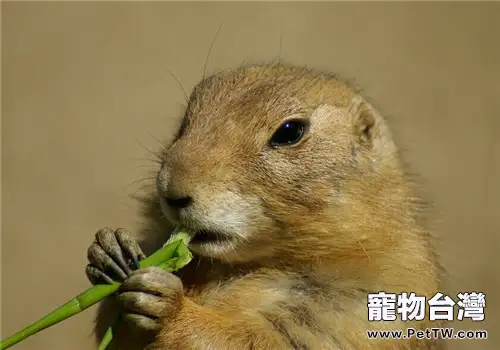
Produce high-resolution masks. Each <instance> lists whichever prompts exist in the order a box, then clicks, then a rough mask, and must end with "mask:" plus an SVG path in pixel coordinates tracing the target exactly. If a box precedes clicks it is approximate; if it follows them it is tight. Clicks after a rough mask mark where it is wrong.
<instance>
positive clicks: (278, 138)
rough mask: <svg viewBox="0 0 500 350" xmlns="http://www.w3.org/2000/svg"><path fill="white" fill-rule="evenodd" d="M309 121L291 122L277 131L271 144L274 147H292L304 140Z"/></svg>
mask: <svg viewBox="0 0 500 350" xmlns="http://www.w3.org/2000/svg"><path fill="white" fill-rule="evenodd" d="M307 125H308V124H307V121H304V120H289V121H287V122H285V123H283V124H282V125H281V126H280V127H279V128H278V130H276V131H275V133H274V135H273V136H272V137H271V141H270V142H269V143H270V145H271V146H272V147H281V146H290V145H293V144H295V143H297V142H299V141H300V140H301V139H302V136H304V134H305V132H306V128H307Z"/></svg>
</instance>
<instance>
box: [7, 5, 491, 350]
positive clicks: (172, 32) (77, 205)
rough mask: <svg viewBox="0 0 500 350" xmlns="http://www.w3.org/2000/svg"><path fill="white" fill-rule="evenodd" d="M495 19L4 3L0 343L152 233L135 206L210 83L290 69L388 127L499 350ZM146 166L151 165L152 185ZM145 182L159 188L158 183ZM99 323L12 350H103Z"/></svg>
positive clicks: (444, 12)
mask: <svg viewBox="0 0 500 350" xmlns="http://www.w3.org/2000/svg"><path fill="white" fill-rule="evenodd" d="M499 5H500V4H498V3H497V4H495V3H489V4H482V5H481V4H466V3H460V4H459V3H455V4H451V3H448V4H445V3H442V4H437V3H434V4H433V3H421V4H416V3H412V4H410V3H399V4H398V3H393V4H390V3H385V4H374V3H370V4H368V3H365V4H362V3H352V4H347V3H321V4H319V3H318V4H306V3H302V4H300V3H294V4H277V3H274V4H273V3H247V4H242V3H219V4H208V3H206V4H201V3H197V4H195V3H191V4H180V3H154V4H152V3H150V4H133V3H115V4H83V3H80V4H75V3H52V4H50V3H46V4H42V3H38V4H33V3H31V4H30V3H16V4H14V3H5V2H3V3H2V92H3V94H2V102H3V103H2V123H3V125H2V152H3V153H2V163H3V164H2V170H3V172H2V189H3V192H2V219H3V221H2V264H1V267H2V310H1V312H2V329H1V330H2V337H4V336H6V335H8V334H10V333H12V332H14V331H16V330H18V329H20V328H21V327H23V326H25V325H26V324H27V323H29V322H31V321H34V320H35V319H38V318H39V317H40V316H42V315H44V314H45V313H47V312H48V311H51V310H52V309H54V308H55V307H57V306H59V304H61V303H62V302H64V301H66V300H67V299H68V298H70V297H73V296H74V295H76V294H77V293H79V292H81V291H83V290H84V289H85V288H87V287H88V286H89V284H88V282H87V280H86V278H85V274H84V267H85V264H86V249H87V247H88V245H89V244H90V243H91V241H92V239H93V234H94V231H95V230H96V229H98V228H100V227H102V226H111V227H127V228H130V229H132V230H135V231H137V230H139V228H141V227H143V226H142V224H141V216H140V214H139V212H138V210H139V209H138V208H139V207H138V205H137V202H135V201H134V200H133V199H131V198H130V195H131V194H133V193H134V192H136V191H138V190H140V189H141V187H143V185H145V184H148V182H147V180H146V181H145V182H141V181H139V182H134V181H136V180H140V179H144V178H146V177H148V176H149V175H148V170H154V166H153V163H152V162H151V161H148V160H146V159H147V158H151V155H149V153H148V151H146V150H145V149H144V148H143V147H142V146H141V145H140V144H142V145H144V147H146V148H150V149H158V143H157V142H156V141H155V140H154V138H153V137H152V136H151V135H150V133H151V134H153V135H154V136H155V137H158V138H162V139H165V140H167V139H169V138H170V137H171V136H172V134H173V132H174V128H175V127H177V123H178V122H179V116H180V114H181V110H182V105H183V103H184V96H183V93H182V91H181V89H180V88H179V87H178V85H177V83H176V82H175V80H174V79H173V78H172V77H171V75H170V73H169V70H170V71H172V72H174V73H175V75H176V76H177V77H178V78H179V80H180V81H181V83H182V85H183V86H184V88H185V89H186V90H187V91H188V92H189V90H190V89H191V88H192V87H193V85H194V84H195V83H196V82H197V81H198V80H199V79H200V77H201V76H202V71H203V65H204V62H205V59H206V56H207V52H208V48H209V46H210V43H211V41H212V39H213V37H214V35H215V33H216V31H217V28H218V27H219V25H220V24H223V27H222V29H221V31H220V34H219V36H218V38H217V40H216V42H215V45H214V47H213V51H212V55H211V57H210V60H209V63H208V68H207V72H209V73H210V72H214V71H216V70H218V69H223V68H231V67H235V66H237V65H239V64H241V63H244V62H261V61H270V60H272V59H275V58H276V57H277V56H278V55H279V52H280V49H279V48H280V35H281V33H283V36H282V38H283V39H282V45H281V47H282V48H281V57H282V58H283V59H284V60H286V61H288V62H291V63H297V64H306V65H309V66H311V67H314V68H318V69H323V70H330V71H334V72H337V73H338V74H340V76H343V77H346V78H348V79H349V80H351V81H352V80H354V81H355V82H356V84H357V85H358V86H359V87H361V88H363V90H364V91H365V94H366V95H367V96H368V97H369V98H371V100H372V101H374V102H375V104H376V105H377V106H378V107H379V109H380V110H382V111H383V112H384V113H385V114H386V115H387V116H389V117H390V118H391V120H392V127H393V129H394V132H395V134H396V137H397V140H398V142H399V144H400V145H401V146H402V147H403V148H404V149H405V150H406V152H405V153H406V158H407V160H408V161H409V162H410V163H411V164H412V167H413V169H414V170H416V171H417V172H418V173H420V174H421V175H422V176H423V177H424V179H425V180H426V189H427V191H428V192H429V193H430V194H431V196H432V197H431V199H433V200H434V201H435V202H436V213H437V214H436V216H437V217H438V218H439V223H438V226H437V230H438V233H439V235H440V236H441V242H442V244H441V252H442V255H443V261H444V263H445V264H446V266H447V267H448V271H449V278H448V279H447V281H446V290H445V291H446V292H450V293H457V292H460V291H471V290H475V291H481V292H485V293H486V295H487V303H488V305H487V307H486V321H485V322H484V323H480V324H475V325H470V324H464V323H462V324H460V323H457V324H455V328H462V329H467V328H469V327H475V328H478V329H487V330H489V332H490V339H489V340H488V341H480V342H478V341H453V342H450V345H451V346H450V348H451V349H457V350H459V349H499V348H500V341H499V336H498V334H499V332H498V331H499V330H500V329H499V328H500V327H499V326H500V317H499V314H500V281H499V268H498V266H499V263H498V256H499V248H500V245H499V238H498V236H499V233H500V232H499V219H498V217H497V216H495V214H498V213H500V208H499V198H500V196H499V189H500V186H499V182H498V179H499V178H500V176H499V175H500V174H499V172H500V171H499V164H500V162H499V156H498V151H499V150H500V147H499V145H500V141H499V140H498V138H497V137H496V136H497V135H496V132H498V131H499V130H500V128H499V127H500V118H499V117H500V115H499V112H500V108H499V103H498V100H499V97H500V89H499V79H500V74H499V73H500V68H499V62H500V47H499V44H498V41H499V39H498V38H499V34H500V25H499V22H500V6H499ZM148 166H153V167H152V168H150V169H148V168H147V167H148ZM149 184H151V182H149ZM94 313H95V308H94V309H91V310H88V311H86V312H85V313H83V314H80V315H78V316H76V317H74V318H72V319H71V320H68V321H66V322H64V323H62V324H59V325H57V326H55V327H53V328H51V329H48V330H46V331H44V332H43V333H40V334H38V335H36V336H34V337H32V338H30V339H28V340H26V341H25V342H24V343H22V344H20V345H18V346H17V347H16V349H19V350H22V349H24V350H28V349H32V350H33V349H75V350H78V349H92V348H93V347H92V341H91V329H92V327H91V323H92V318H93V315H94Z"/></svg>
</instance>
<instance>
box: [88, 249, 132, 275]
mask: <svg viewBox="0 0 500 350" xmlns="http://www.w3.org/2000/svg"><path fill="white" fill-rule="evenodd" d="M88 259H89V262H90V264H91V265H94V266H95V267H97V268H99V269H101V270H102V271H103V272H104V273H106V272H108V271H109V272H113V274H115V275H116V276H117V277H119V278H120V279H121V281H124V280H125V279H126V278H127V275H126V274H125V272H123V270H122V269H121V268H120V267H119V266H118V265H117V264H116V262H115V261H114V260H113V259H112V258H111V257H110V256H109V255H108V254H107V253H106V252H105V251H104V249H103V248H102V247H101V246H100V245H99V244H98V243H93V244H92V245H91V246H90V248H89V250H88Z"/></svg>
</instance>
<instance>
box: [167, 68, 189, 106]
mask: <svg viewBox="0 0 500 350" xmlns="http://www.w3.org/2000/svg"><path fill="white" fill-rule="evenodd" d="M168 72H169V73H170V75H171V76H172V78H174V80H175V82H176V83H177V85H178V86H179V88H180V89H181V90H182V93H183V94H184V99H185V100H186V103H188V102H189V96H188V94H187V92H186V90H185V89H184V87H183V86H182V84H181V81H180V80H179V78H177V76H176V75H175V74H174V72H172V71H171V70H170V69H169V70H168Z"/></svg>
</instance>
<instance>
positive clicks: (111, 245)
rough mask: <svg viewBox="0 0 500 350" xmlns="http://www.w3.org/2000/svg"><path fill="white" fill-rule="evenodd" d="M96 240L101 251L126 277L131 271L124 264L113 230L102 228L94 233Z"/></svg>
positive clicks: (120, 248)
mask: <svg viewBox="0 0 500 350" xmlns="http://www.w3.org/2000/svg"><path fill="white" fill-rule="evenodd" d="M96 240H97V242H98V243H99V245H100V246H101V247H102V248H103V250H104V251H105V252H106V253H107V254H108V255H109V256H111V258H113V260H114V261H115V262H116V263H117V264H118V265H119V266H120V267H121V269H122V271H123V272H124V273H125V274H126V275H128V274H130V272H131V271H130V268H129V267H128V265H127V263H126V262H125V258H124V256H123V252H122V247H120V244H119V243H118V240H117V238H116V237H115V233H114V232H113V230H112V229H110V228H103V229H101V230H99V231H98V232H97V233H96Z"/></svg>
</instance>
